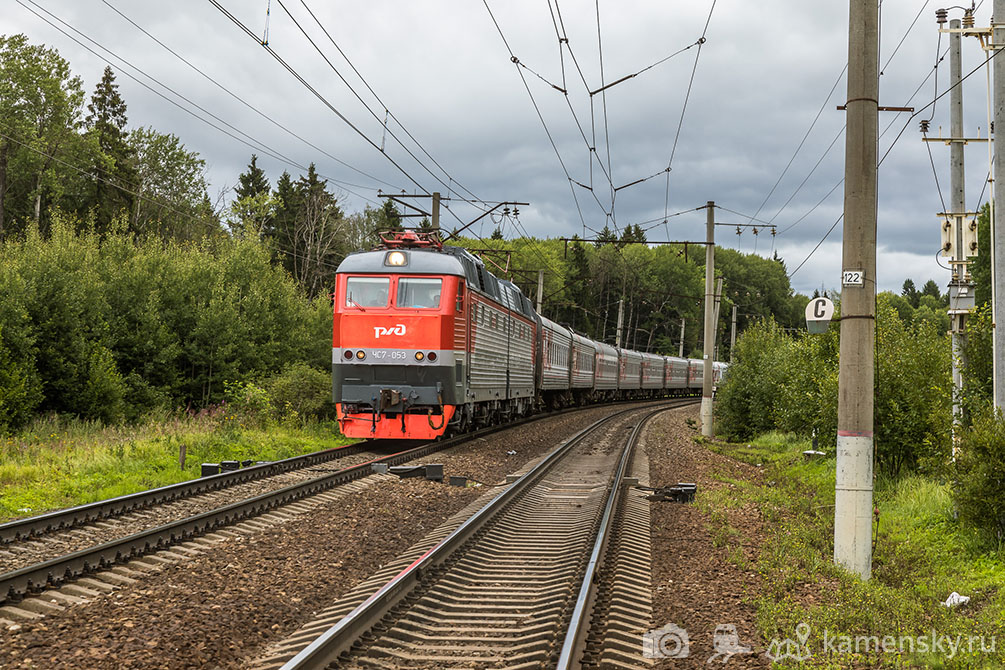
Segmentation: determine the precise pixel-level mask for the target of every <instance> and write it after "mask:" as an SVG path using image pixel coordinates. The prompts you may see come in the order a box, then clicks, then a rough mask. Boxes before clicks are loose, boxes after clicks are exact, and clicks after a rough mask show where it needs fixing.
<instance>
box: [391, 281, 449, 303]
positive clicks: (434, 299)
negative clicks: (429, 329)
mask: <svg viewBox="0 0 1005 670" xmlns="http://www.w3.org/2000/svg"><path fill="white" fill-rule="evenodd" d="M442 287H443V280H442V279H433V278H426V277H401V278H400V279H398V298H397V300H396V301H395V306H397V307H419V308H428V309H431V308H435V307H439V306H440V289H441V288H442Z"/></svg>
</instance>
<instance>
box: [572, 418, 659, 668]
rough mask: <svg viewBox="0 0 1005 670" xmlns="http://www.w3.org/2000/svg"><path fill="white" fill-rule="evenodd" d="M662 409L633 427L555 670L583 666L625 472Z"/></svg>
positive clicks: (608, 497) (605, 507)
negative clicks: (647, 424)
mask: <svg viewBox="0 0 1005 670" xmlns="http://www.w3.org/2000/svg"><path fill="white" fill-rule="evenodd" d="M663 411H665V409H661V410H657V411H655V412H653V413H651V414H649V415H648V416H646V417H645V418H644V419H642V421H640V422H639V423H638V425H637V426H635V430H633V431H632V434H631V437H629V438H628V443H627V444H626V445H625V449H624V451H623V452H622V453H621V458H620V459H619V461H618V467H617V469H616V470H615V473H614V478H613V480H612V481H613V485H612V486H611V491H610V493H609V494H608V496H607V503H606V504H605V505H604V515H603V517H601V519H600V527H599V530H598V532H597V539H596V541H594V543H593V550H592V551H591V552H590V560H589V562H588V563H587V565H586V572H585V573H584V574H583V582H582V585H581V586H580V589H579V596H578V597H577V598H576V605H575V607H574V608H573V610H572V616H571V617H570V619H569V625H568V629H567V632H566V636H565V640H564V641H563V642H562V651H561V653H560V654H559V658H558V664H557V665H556V666H555V667H556V668H557V670H573V668H579V667H581V666H582V664H581V662H580V661H579V660H578V658H579V657H580V656H581V655H582V651H583V648H584V645H585V641H586V636H587V634H588V633H589V631H590V625H589V613H590V611H591V610H592V609H593V603H594V602H595V599H596V587H597V583H598V573H599V571H600V568H601V567H603V563H604V558H605V555H606V551H607V545H608V540H609V539H610V537H611V535H612V531H613V528H614V518H615V512H616V510H617V509H618V505H619V504H620V503H621V500H622V497H623V494H624V489H625V487H624V485H623V482H624V479H625V473H626V472H627V471H628V467H629V465H630V464H631V461H632V457H633V456H634V454H635V446H636V445H637V444H638V441H639V437H640V436H641V435H642V429H643V428H644V427H645V425H646V423H648V422H649V420H650V419H652V418H653V417H655V416H656V415H657V414H659V413H661V412H663Z"/></svg>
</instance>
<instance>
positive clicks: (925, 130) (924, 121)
mask: <svg viewBox="0 0 1005 670" xmlns="http://www.w3.org/2000/svg"><path fill="white" fill-rule="evenodd" d="M929 123H931V122H930V121H929V120H928V119H922V120H921V124H920V125H921V132H922V133H924V134H926V135H927V134H928V124H929Z"/></svg>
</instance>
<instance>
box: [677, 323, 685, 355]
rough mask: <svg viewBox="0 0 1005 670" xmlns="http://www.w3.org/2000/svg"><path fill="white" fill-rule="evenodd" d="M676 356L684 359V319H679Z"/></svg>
mask: <svg viewBox="0 0 1005 670" xmlns="http://www.w3.org/2000/svg"><path fill="white" fill-rule="evenodd" d="M677 355H678V356H680V357H681V358H684V317H681V318H680V351H679V352H677Z"/></svg>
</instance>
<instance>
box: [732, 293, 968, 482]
mask: <svg viewBox="0 0 1005 670" xmlns="http://www.w3.org/2000/svg"><path fill="white" fill-rule="evenodd" d="M937 328H938V326H936V325H934V324H932V323H930V322H928V321H925V320H921V321H917V322H916V323H915V324H914V325H910V326H909V325H906V324H905V323H904V322H903V321H901V319H900V317H899V315H898V313H897V310H896V306H895V304H893V303H892V302H891V300H890V298H889V297H888V296H886V295H881V296H880V298H879V300H878V305H877V334H876V361H875V362H876V375H875V402H874V422H873V423H874V426H875V428H874V431H875V435H876V441H875V448H876V463H877V465H878V467H879V468H880V469H881V470H883V471H885V472H888V473H893V474H896V473H898V472H900V471H901V470H902V469H905V468H906V469H915V468H919V467H920V468H921V469H926V470H938V469H941V468H942V467H944V465H945V464H946V463H947V462H948V460H949V445H950V441H949V428H950V425H951V419H952V413H951V412H952V410H951V404H952V395H951V388H952V387H951V382H950V375H949V367H950V366H949V363H950V346H949V342H948V340H947V338H946V337H945V336H944V335H941V334H940V333H939V332H938V331H937ZM838 337H839V334H838V331H837V329H836V328H832V329H831V330H829V331H828V332H827V333H826V334H822V335H797V336H793V335H789V334H787V333H785V332H784V331H783V330H781V329H780V328H779V327H778V326H777V325H776V324H775V323H774V322H773V321H770V320H768V321H764V322H762V323H760V324H758V325H757V326H754V327H753V328H751V329H749V330H747V331H746V332H744V333H743V335H742V336H741V337H740V338H739V339H738V340H737V342H736V358H735V362H734V363H733V365H732V366H731V368H730V371H729V374H728V375H727V377H726V381H725V382H724V384H723V386H722V388H721V389H720V391H719V402H718V406H717V412H718V416H719V419H720V428H721V430H722V432H723V433H724V434H725V435H726V436H727V437H728V438H730V439H744V440H745V439H749V438H750V437H752V436H753V435H756V434H759V433H763V432H767V431H768V430H772V429H779V430H783V431H788V432H794V433H797V434H800V435H804V436H809V435H810V434H811V433H812V432H813V431H814V430H815V431H816V432H817V435H818V436H819V438H820V443H821V444H823V445H827V446H833V445H834V444H835V442H836V436H837V399H838V357H839V341H838Z"/></svg>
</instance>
